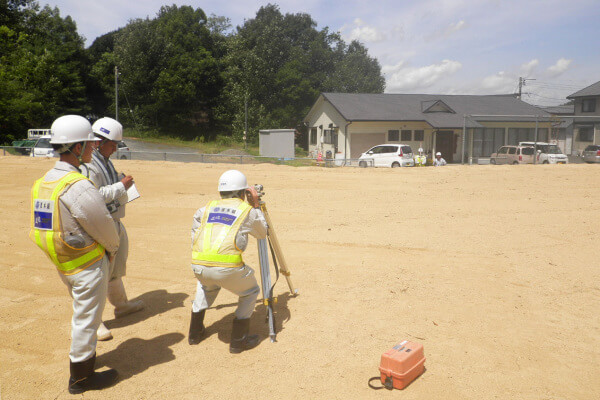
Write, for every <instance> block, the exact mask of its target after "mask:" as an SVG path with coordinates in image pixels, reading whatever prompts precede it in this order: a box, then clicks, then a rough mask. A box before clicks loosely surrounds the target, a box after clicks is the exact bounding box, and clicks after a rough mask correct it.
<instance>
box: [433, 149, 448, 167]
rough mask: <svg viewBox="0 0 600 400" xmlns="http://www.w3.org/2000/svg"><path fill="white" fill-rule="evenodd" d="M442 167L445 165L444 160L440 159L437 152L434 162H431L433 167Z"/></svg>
mask: <svg viewBox="0 0 600 400" xmlns="http://www.w3.org/2000/svg"><path fill="white" fill-rule="evenodd" d="M444 165H446V160H444V159H443V158H442V153H440V152H439V151H438V152H437V153H435V160H433V166H434V167H442V166H444Z"/></svg>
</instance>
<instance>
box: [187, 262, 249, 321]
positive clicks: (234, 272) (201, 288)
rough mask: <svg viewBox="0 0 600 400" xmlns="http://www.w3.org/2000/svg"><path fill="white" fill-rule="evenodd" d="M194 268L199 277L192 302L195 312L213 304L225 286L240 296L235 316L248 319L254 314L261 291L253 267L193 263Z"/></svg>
mask: <svg viewBox="0 0 600 400" xmlns="http://www.w3.org/2000/svg"><path fill="white" fill-rule="evenodd" d="M192 270H193V271H194V274H196V278H198V284H197V288H196V298H195V299H194V301H193V302H192V311H193V312H199V311H202V310H206V309H207V308H209V307H210V306H212V304H213V302H214V301H215V299H216V298H217V295H218V294H219V290H221V288H222V287H223V288H225V289H227V290H229V291H230V292H232V293H234V294H237V295H238V296H239V300H238V306H237V309H236V310H235V317H236V318H237V319H247V318H250V317H251V316H252V313H253V312H254V305H255V303H256V298H257V297H258V294H259V293H260V288H259V287H258V284H257V283H256V278H255V277H254V270H253V269H252V268H250V267H249V266H247V265H244V266H242V267H238V268H223V267H206V266H204V265H196V264H192Z"/></svg>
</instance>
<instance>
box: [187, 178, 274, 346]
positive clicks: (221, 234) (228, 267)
mask: <svg viewBox="0 0 600 400" xmlns="http://www.w3.org/2000/svg"><path fill="white" fill-rule="evenodd" d="M247 188H248V182H247V180H246V176H244V174H242V173H241V172H240V171H236V170H229V171H226V172H225V173H224V174H223V175H221V178H219V192H220V195H221V199H220V200H214V201H211V202H209V203H208V204H207V205H206V206H205V207H202V208H200V209H199V210H198V211H196V214H194V220H193V223H192V270H193V271H194V273H195V274H196V278H197V279H198V283H197V289H196V298H195V299H194V301H193V303H192V320H191V323H190V333H189V338H188V341H189V344H198V343H200V342H201V341H202V339H203V338H204V334H205V328H204V313H205V312H206V309H207V308H209V307H210V306H211V305H212V304H213V302H214V301H215V298H216V297H217V294H218V293H219V290H220V289H221V288H222V287H223V288H225V289H227V290H229V291H231V292H233V293H235V294H237V295H238V296H239V301H238V306H237V309H236V310H235V318H234V319H233V329H232V333H231V343H230V345H229V352H231V353H241V352H242V351H244V350H248V349H251V348H253V347H255V346H256V345H257V344H258V335H249V334H248V332H249V327H250V317H251V316H252V313H253V312H254V305H255V303H256V298H257V297H258V294H259V292H260V288H259V286H258V284H257V282H256V278H255V277H254V270H253V269H252V268H250V267H249V266H247V265H246V264H245V263H244V261H243V259H242V253H243V252H244V250H246V246H247V245H248V234H251V235H252V236H254V237H255V238H257V239H264V238H265V237H266V236H267V223H266V221H265V217H264V215H263V213H262V211H261V210H260V209H259V208H253V207H252V206H251V205H249V204H248V203H246V202H245V201H244V197H245V190H246V189H247ZM255 206H256V207H257V206H258V205H255Z"/></svg>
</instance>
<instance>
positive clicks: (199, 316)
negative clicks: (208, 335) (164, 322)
mask: <svg viewBox="0 0 600 400" xmlns="http://www.w3.org/2000/svg"><path fill="white" fill-rule="evenodd" d="M205 312H206V310H202V311H198V312H193V311H192V320H191V322H190V333H189V335H188V343H189V344H198V343H200V342H201V341H202V339H204V333H205V332H206V329H205V328H204V313H205Z"/></svg>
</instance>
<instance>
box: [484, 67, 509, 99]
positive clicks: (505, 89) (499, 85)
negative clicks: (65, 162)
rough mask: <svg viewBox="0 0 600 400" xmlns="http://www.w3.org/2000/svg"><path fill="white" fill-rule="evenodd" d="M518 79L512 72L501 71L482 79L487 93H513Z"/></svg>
mask: <svg viewBox="0 0 600 400" xmlns="http://www.w3.org/2000/svg"><path fill="white" fill-rule="evenodd" d="M515 82H516V79H515V77H514V76H513V75H512V74H507V73H505V72H504V71H500V72H498V73H497V74H495V75H491V76H487V77H485V78H483V80H482V81H481V88H482V89H483V90H484V91H485V92H487V93H490V94H492V93H513V92H514V89H515Z"/></svg>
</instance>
